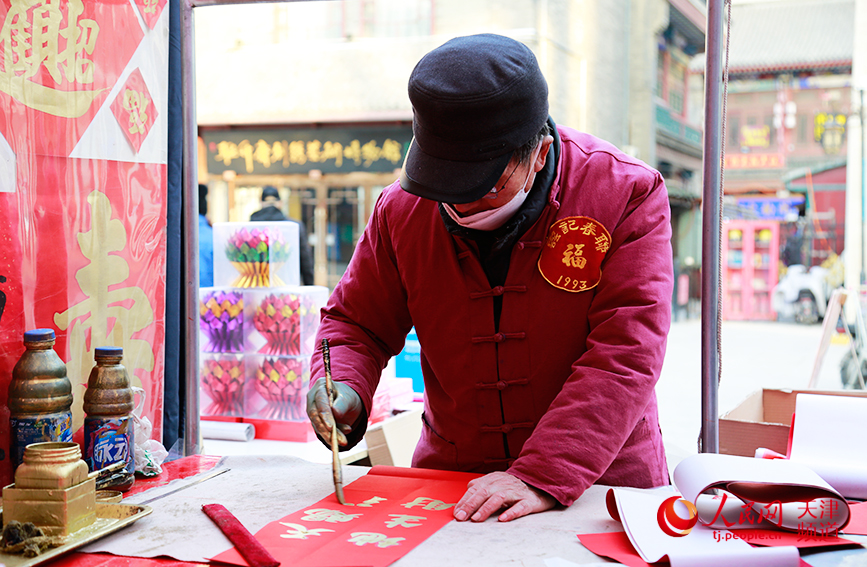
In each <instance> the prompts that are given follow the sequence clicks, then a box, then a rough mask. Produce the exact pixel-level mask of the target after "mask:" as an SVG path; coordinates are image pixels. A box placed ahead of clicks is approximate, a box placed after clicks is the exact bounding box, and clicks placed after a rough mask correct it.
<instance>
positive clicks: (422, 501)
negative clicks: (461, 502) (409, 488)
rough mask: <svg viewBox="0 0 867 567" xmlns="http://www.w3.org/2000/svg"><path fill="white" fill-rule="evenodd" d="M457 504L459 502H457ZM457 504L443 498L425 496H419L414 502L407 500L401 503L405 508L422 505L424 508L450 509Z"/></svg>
mask: <svg viewBox="0 0 867 567" xmlns="http://www.w3.org/2000/svg"><path fill="white" fill-rule="evenodd" d="M455 504H457V503H455ZM455 504H446V503H445V502H443V501H442V500H435V499H433V498H427V497H425V496H419V497H418V498H416V499H415V500H413V501H412V502H407V503H406V504H401V506H403V507H404V508H413V507H415V506H421V507H422V508H423V509H424V510H448V509H449V508H451V507H452V506H454V505H455Z"/></svg>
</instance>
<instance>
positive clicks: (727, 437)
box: [719, 388, 867, 457]
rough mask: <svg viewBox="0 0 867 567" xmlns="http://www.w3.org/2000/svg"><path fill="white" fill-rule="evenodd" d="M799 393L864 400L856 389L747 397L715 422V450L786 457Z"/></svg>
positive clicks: (768, 391)
mask: <svg viewBox="0 0 867 567" xmlns="http://www.w3.org/2000/svg"><path fill="white" fill-rule="evenodd" d="M799 393H804V394H821V395H828V396H856V397H862V398H863V397H867V392H864V391H860V390H773V389H768V388H765V389H762V390H759V391H757V392H753V393H752V394H750V395H749V396H748V397H747V399H745V400H744V401H743V402H741V403H740V404H739V405H738V406H737V407H736V408H734V409H733V410H731V411H730V412H728V413H726V414H725V415H723V416H722V417H720V419H719V449H720V453H722V454H724V455H740V456H742V457H754V456H755V454H756V449H758V448H759V447H764V448H765V449H770V450H772V451H776V452H777V453H782V454H783V455H785V454H786V452H787V451H788V447H789V430H790V429H791V426H792V414H794V413H795V399H796V397H797V395H798V394H799Z"/></svg>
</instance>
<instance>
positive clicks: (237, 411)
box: [199, 354, 246, 417]
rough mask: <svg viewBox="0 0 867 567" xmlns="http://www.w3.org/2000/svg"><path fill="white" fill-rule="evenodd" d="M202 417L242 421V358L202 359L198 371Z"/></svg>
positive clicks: (217, 356) (227, 355) (231, 356)
mask: <svg viewBox="0 0 867 567" xmlns="http://www.w3.org/2000/svg"><path fill="white" fill-rule="evenodd" d="M199 379H200V382H199V383H200V384H201V391H202V403H201V407H202V410H201V412H202V415H203V416H226V417H242V416H243V415H244V383H245V381H246V377H245V372H244V357H243V356H238V355H233V354H223V355H204V356H203V357H202V360H201V364H200V369H199Z"/></svg>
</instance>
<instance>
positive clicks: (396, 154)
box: [382, 138, 401, 164]
mask: <svg viewBox="0 0 867 567" xmlns="http://www.w3.org/2000/svg"><path fill="white" fill-rule="evenodd" d="M400 154H401V146H400V143H399V142H396V141H394V140H392V139H391V138H386V139H385V141H384V142H383V143H382V157H383V158H385V159H387V160H388V161H390V162H391V163H394V164H397V163H398V162H400V160H401V156H400Z"/></svg>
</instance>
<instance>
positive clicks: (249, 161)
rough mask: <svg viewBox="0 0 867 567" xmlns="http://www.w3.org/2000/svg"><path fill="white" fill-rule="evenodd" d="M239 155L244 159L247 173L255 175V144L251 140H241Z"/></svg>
mask: <svg viewBox="0 0 867 567" xmlns="http://www.w3.org/2000/svg"><path fill="white" fill-rule="evenodd" d="M238 155H239V156H240V157H242V158H244V167H246V169H247V173H253V144H251V143H250V141H249V140H241V143H240V144H238Z"/></svg>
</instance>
